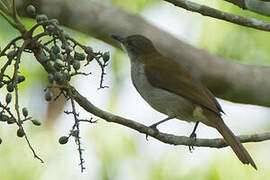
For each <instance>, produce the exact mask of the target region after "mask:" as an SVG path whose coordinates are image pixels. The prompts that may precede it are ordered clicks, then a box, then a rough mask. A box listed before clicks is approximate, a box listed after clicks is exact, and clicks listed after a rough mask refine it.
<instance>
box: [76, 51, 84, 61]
mask: <svg viewBox="0 0 270 180" xmlns="http://www.w3.org/2000/svg"><path fill="white" fill-rule="evenodd" d="M74 59H76V60H79V61H83V60H84V59H85V54H84V53H78V52H75V54H74Z"/></svg>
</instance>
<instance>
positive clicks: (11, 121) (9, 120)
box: [7, 118, 15, 124]
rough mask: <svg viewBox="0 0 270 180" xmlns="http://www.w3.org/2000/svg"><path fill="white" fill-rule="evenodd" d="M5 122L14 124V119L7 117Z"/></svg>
mask: <svg viewBox="0 0 270 180" xmlns="http://www.w3.org/2000/svg"><path fill="white" fill-rule="evenodd" d="M7 123H8V124H14V123H15V120H14V119H13V118H8V119H7Z"/></svg>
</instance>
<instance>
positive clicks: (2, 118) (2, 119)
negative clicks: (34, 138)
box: [0, 113, 9, 121]
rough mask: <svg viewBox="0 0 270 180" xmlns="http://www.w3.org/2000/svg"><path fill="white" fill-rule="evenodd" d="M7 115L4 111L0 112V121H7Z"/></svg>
mask: <svg viewBox="0 0 270 180" xmlns="http://www.w3.org/2000/svg"><path fill="white" fill-rule="evenodd" d="M8 119H9V117H8V116H7V115H5V114H4V113H1V114H0V121H8Z"/></svg>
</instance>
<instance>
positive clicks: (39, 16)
mask: <svg viewBox="0 0 270 180" xmlns="http://www.w3.org/2000/svg"><path fill="white" fill-rule="evenodd" d="M36 20H37V22H42V21H47V20H48V17H47V16H46V15H45V14H39V15H37V16H36Z"/></svg>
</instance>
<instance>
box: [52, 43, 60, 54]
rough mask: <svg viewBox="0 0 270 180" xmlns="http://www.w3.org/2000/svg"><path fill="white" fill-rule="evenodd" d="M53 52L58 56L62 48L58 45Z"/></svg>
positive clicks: (53, 48)
mask: <svg viewBox="0 0 270 180" xmlns="http://www.w3.org/2000/svg"><path fill="white" fill-rule="evenodd" d="M52 51H53V53H54V54H58V53H60V48H59V47H58V46H57V45H54V46H53V47H52Z"/></svg>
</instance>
